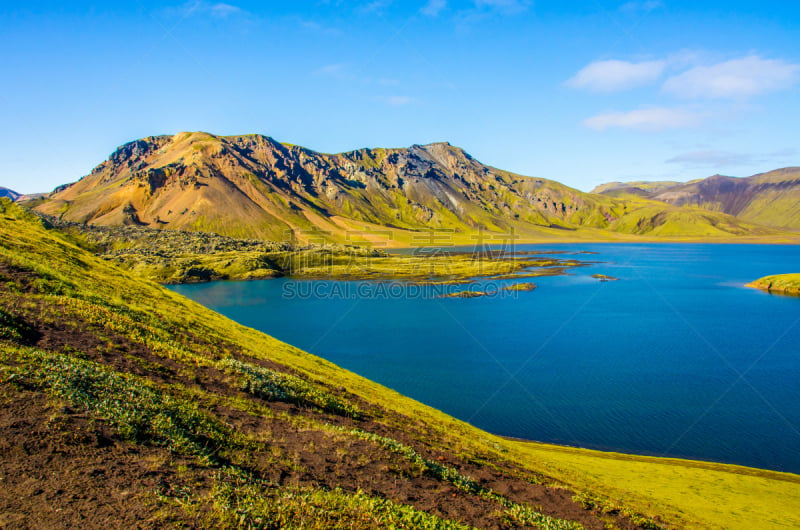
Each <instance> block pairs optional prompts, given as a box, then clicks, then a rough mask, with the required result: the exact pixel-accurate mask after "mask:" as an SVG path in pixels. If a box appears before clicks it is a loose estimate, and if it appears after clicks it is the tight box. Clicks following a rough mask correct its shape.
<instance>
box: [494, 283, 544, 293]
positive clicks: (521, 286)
mask: <svg viewBox="0 0 800 530" xmlns="http://www.w3.org/2000/svg"><path fill="white" fill-rule="evenodd" d="M501 289H502V290H504V291H523V292H524V291H533V290H534V289H536V284H535V283H530V282H522V283H514V284H511V285H506V286H505V287H501Z"/></svg>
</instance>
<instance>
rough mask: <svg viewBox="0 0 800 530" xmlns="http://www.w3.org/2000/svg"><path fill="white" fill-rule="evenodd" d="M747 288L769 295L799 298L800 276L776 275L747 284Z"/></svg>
mask: <svg viewBox="0 0 800 530" xmlns="http://www.w3.org/2000/svg"><path fill="white" fill-rule="evenodd" d="M747 286H748V287H755V288H756V289H761V290H763V291H767V292H770V293H780V294H791V295H798V296H800V274H776V275H774V276H765V277H764V278H759V279H758V280H756V281H754V282H752V283H748V284H747Z"/></svg>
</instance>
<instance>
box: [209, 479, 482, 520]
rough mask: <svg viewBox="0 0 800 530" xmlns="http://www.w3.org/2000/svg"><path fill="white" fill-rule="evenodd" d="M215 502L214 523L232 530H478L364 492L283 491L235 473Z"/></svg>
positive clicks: (216, 490)
mask: <svg viewBox="0 0 800 530" xmlns="http://www.w3.org/2000/svg"><path fill="white" fill-rule="evenodd" d="M211 497H212V499H213V514H214V519H213V523H214V524H221V525H222V526H225V527H229V528H235V527H238V528H308V529H319V530H325V529H328V528H331V529H342V530H345V529H351V528H352V529H366V528H376V527H377V526H381V527H383V528H420V529H431V530H433V529H437V530H439V529H441V530H468V529H469V528H472V527H470V526H468V525H465V524H461V523H458V522H454V521H450V520H446V519H442V518H440V517H437V516H435V515H431V514H429V513H426V512H423V511H421V510H417V509H415V508H413V507H411V506H408V505H403V504H398V503H395V502H392V501H390V500H388V499H383V498H379V497H374V496H370V495H367V494H366V493H365V492H363V491H361V490H357V491H355V492H346V491H344V490H342V489H341V488H334V489H332V490H326V489H320V488H291V487H290V488H282V489H279V488H276V487H275V486H274V485H271V484H268V483H264V482H263V481H259V480H257V479H255V478H254V477H252V476H250V475H247V474H245V473H241V472H238V473H237V472H231V470H224V471H222V472H221V473H220V474H219V480H218V482H217V484H216V485H215V487H214V490H213V491H212V494H211Z"/></svg>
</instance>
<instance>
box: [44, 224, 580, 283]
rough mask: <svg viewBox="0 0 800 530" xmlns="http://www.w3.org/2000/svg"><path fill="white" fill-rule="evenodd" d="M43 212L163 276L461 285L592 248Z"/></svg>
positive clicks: (96, 246) (99, 248)
mask: <svg viewBox="0 0 800 530" xmlns="http://www.w3.org/2000/svg"><path fill="white" fill-rule="evenodd" d="M42 218H43V219H44V222H45V223H47V224H48V225H49V226H52V227H54V228H57V229H59V230H62V231H64V232H66V233H68V234H70V235H71V236H73V237H75V238H76V239H77V240H78V241H81V242H82V243H83V246H84V248H86V249H87V250H89V251H90V252H92V253H93V254H95V255H97V256H99V257H101V258H102V259H104V260H107V261H109V262H112V263H114V264H115V265H117V266H119V267H120V268H123V269H125V270H128V271H130V272H132V273H134V274H136V275H138V276H141V277H144V278H147V279H149V280H152V281H155V282H157V283H162V284H181V283H202V282H208V281H217V280H259V279H269V278H278V277H284V276H286V277H292V278H298V279H300V278H302V279H326V280H353V281H355V280H374V281H388V280H398V281H405V282H410V283H417V284H421V285H460V284H467V283H471V282H473V281H474V280H475V279H476V278H484V279H489V280H517V279H523V278H535V277H541V276H556V275H563V274H568V271H569V270H570V269H571V268H575V267H583V266H586V265H588V263H587V262H585V261H581V260H579V259H575V257H583V256H586V255H591V254H592V253H590V252H587V251H579V252H569V251H563V252H562V251H542V252H531V251H519V252H517V251H514V250H513V248H512V249H511V250H508V251H502V250H486V249H481V250H479V251H463V250H447V248H442V249H440V248H436V249H431V248H424V247H421V248H417V249H413V252H412V253H389V252H387V251H385V250H383V249H376V248H369V247H365V246H358V245H339V244H334V243H326V244H311V245H309V244H301V243H298V242H273V241H260V240H254V239H236V238H231V237H226V236H220V235H217V234H210V233H204V232H184V231H179V230H171V229H163V230H159V229H153V228H144V227H138V226H121V227H107V226H94V225H87V224H80V223H72V222H66V221H61V220H58V219H55V218H53V217H49V216H42Z"/></svg>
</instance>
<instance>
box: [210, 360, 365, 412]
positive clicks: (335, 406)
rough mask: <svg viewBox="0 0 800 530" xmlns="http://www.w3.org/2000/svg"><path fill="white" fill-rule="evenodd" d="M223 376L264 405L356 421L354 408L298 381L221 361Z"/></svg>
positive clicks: (250, 365)
mask: <svg viewBox="0 0 800 530" xmlns="http://www.w3.org/2000/svg"><path fill="white" fill-rule="evenodd" d="M217 367H218V368H219V369H220V370H222V371H223V372H225V373H227V374H230V375H233V376H235V378H236V383H237V386H238V387H239V388H240V389H242V390H244V391H245V392H247V393H249V394H253V395H254V396H257V397H259V398H262V399H266V400H267V401H284V402H286V403H295V404H297V405H302V406H307V407H317V408H319V409H321V410H323V411H326V412H331V413H333V414H339V415H342V416H349V417H352V418H357V417H358V416H359V414H360V412H359V410H358V408H357V407H355V406H353V405H351V404H349V403H347V402H344V401H342V400H341V399H339V398H337V397H335V396H333V395H331V394H329V393H327V392H325V391H323V390H322V389H320V388H319V386H318V385H316V386H315V385H313V384H311V383H309V382H307V381H304V380H303V379H301V378H299V377H295V376H292V375H288V374H284V373H281V372H276V371H275V370H269V369H267V368H262V367H260V366H255V365H252V364H250V363H246V362H242V361H237V360H236V359H224V360H222V361H220V362H219V363H217Z"/></svg>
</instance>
